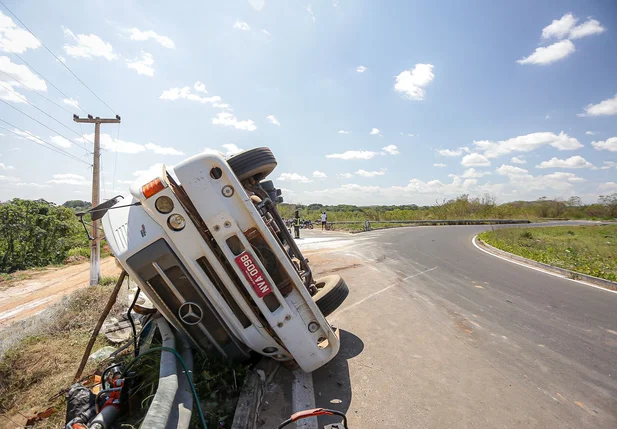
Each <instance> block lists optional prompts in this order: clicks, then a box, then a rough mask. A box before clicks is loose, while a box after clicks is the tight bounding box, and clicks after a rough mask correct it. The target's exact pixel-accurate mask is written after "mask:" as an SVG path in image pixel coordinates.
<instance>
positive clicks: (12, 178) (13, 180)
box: [0, 174, 20, 183]
mask: <svg viewBox="0 0 617 429" xmlns="http://www.w3.org/2000/svg"><path fill="white" fill-rule="evenodd" d="M19 181H20V179H19V177H15V176H3V175H1V174H0V183H1V182H7V183H17V182H19Z"/></svg>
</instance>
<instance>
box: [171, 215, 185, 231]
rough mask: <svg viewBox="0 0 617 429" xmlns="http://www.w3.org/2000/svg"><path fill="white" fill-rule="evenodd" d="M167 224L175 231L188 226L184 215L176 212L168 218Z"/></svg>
mask: <svg viewBox="0 0 617 429" xmlns="http://www.w3.org/2000/svg"><path fill="white" fill-rule="evenodd" d="M167 224H168V225H169V227H170V228H171V229H173V230H174V231H181V230H183V229H184V227H185V226H186V221H185V220H184V216H182V215H180V214H177V213H175V214H172V215H171V216H169V217H168V218H167Z"/></svg>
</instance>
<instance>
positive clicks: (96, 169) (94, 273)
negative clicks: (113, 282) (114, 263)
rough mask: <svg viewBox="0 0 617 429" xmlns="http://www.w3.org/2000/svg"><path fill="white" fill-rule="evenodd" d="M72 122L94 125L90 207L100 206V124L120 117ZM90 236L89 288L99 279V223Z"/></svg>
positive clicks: (117, 120)
mask: <svg viewBox="0 0 617 429" xmlns="http://www.w3.org/2000/svg"><path fill="white" fill-rule="evenodd" d="M73 120H74V121H75V122H79V123H82V124H83V123H86V124H94V161H93V163H92V207H96V206H98V205H99V204H100V183H101V180H100V174H101V162H100V161H101V142H100V138H101V124H119V123H120V116H118V115H116V117H115V118H107V119H106V118H99V117H98V116H97V117H96V118H94V117H92V115H88V117H87V118H80V117H79V116H77V115H73ZM91 231H92V232H91V235H92V237H93V238H94V239H93V240H92V241H91V242H90V286H94V285H97V284H98V283H99V278H100V277H101V240H100V238H99V221H98V220H95V221H93V222H92V227H91Z"/></svg>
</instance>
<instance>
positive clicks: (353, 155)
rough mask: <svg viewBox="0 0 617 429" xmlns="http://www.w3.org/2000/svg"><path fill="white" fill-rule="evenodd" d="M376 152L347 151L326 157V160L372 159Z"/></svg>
mask: <svg viewBox="0 0 617 429" xmlns="http://www.w3.org/2000/svg"><path fill="white" fill-rule="evenodd" d="M377 155H378V153H377V152H373V151H370V150H348V151H346V152H343V153H332V154H330V155H326V158H332V159H373V158H375V156H377Z"/></svg>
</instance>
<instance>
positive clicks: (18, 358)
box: [0, 279, 247, 429]
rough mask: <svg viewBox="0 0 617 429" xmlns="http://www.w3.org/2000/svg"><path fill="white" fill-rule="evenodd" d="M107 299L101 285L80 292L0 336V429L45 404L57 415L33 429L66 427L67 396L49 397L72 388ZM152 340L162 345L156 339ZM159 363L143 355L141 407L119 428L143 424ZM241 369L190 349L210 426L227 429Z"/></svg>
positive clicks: (90, 369) (101, 340) (117, 310)
mask: <svg viewBox="0 0 617 429" xmlns="http://www.w3.org/2000/svg"><path fill="white" fill-rule="evenodd" d="M115 281H116V279H113V283H115ZM109 293H110V288H109V286H100V285H99V286H94V287H88V288H84V289H81V290H78V291H76V292H74V293H73V294H71V295H69V296H68V297H65V298H64V299H63V300H62V301H61V302H59V303H57V304H55V305H54V306H52V307H50V308H48V309H47V310H45V311H43V312H42V313H40V314H38V315H36V316H33V317H30V318H28V319H26V320H23V321H20V322H17V323H15V324H13V325H11V326H9V327H7V328H5V329H4V330H2V331H0V428H7V429H9V428H10V429H13V428H15V427H17V426H19V425H23V423H24V421H25V418H24V416H25V417H31V416H33V415H35V414H37V413H38V412H41V411H43V410H45V409H47V408H48V407H50V406H53V407H55V409H56V412H55V413H54V414H53V415H52V416H51V417H50V418H48V419H46V420H44V421H42V422H40V423H38V424H37V425H36V428H37V429H41V428H44V429H51V428H58V429H60V428H63V427H64V426H63V425H64V414H65V409H66V400H65V398H64V395H60V397H59V398H57V399H54V400H53V401H49V398H50V397H52V396H53V395H54V394H56V393H57V392H59V391H60V390H62V389H64V388H67V387H69V386H70V385H71V382H72V377H73V375H74V373H75V370H76V369H77V365H78V363H79V360H80V359H81V355H82V353H83V351H84V349H85V346H86V344H87V342H88V340H89V338H90V335H91V330H92V328H93V327H94V325H95V324H96V321H97V319H98V317H99V315H100V313H101V311H102V310H103V307H104V306H105V304H106V302H107V299H108V298H109ZM126 294H127V291H126V288H124V287H123V288H122V289H121V292H120V296H119V297H118V300H117V302H116V304H115V305H114V307H113V308H112V311H111V312H110V317H111V316H113V317H117V318H120V317H121V315H122V314H124V313H125V312H126V306H127V299H126ZM155 341H158V342H160V340H158V339H156V338H155ZM107 345H111V344H110V343H109V342H108V341H107V339H106V338H105V337H104V335H99V337H98V339H97V341H96V343H95V345H94V348H93V351H96V350H98V349H99V348H101V347H104V346H107ZM131 352H132V348H129V349H127V351H126V352H123V353H125V354H124V357H123V358H122V360H123V361H125V363H128V361H129V360H130V359H131V358H132V353H131ZM159 361H160V355H159V354H156V353H155V354H153V355H150V356H146V357H144V358H143V360H142V361H140V362H139V363H138V364H137V366H136V367H135V370H136V373H137V375H138V379H137V383H138V386H139V389H140V390H139V394H138V400H137V401H136V403H137V404H141V406H140V407H139V408H138V409H137V410H136V411H135V412H134V413H133V415H131V416H128V417H127V418H125V419H123V420H124V423H126V424H129V425H133V426H134V427H138V426H139V423H140V422H141V420H142V419H143V416H144V414H145V412H146V411H147V409H148V407H149V405H150V401H151V400H152V395H153V394H154V392H155V391H156V387H157V385H158V374H159ZM108 364H109V362H103V363H101V364H99V365H98V366H97V365H96V364H94V363H89V364H88V366H87V367H86V369H85V371H84V375H88V374H92V373H94V372H96V373H98V374H101V372H102V369H103V368H104V366H105V365H108ZM246 371H247V367H246V366H245V365H230V364H229V363H227V362H224V361H220V360H217V359H213V358H211V357H209V356H207V355H205V354H203V353H202V352H200V351H197V350H194V369H193V374H194V383H195V387H196V389H197V393H198V396H199V398H200V400H201V404H202V409H203V410H204V413H205V414H206V420H207V422H208V425H209V427H214V428H219V429H220V428H228V427H230V426H231V421H232V420H233V415H234V411H235V407H236V402H237V399H238V396H239V394H240V389H241V387H242V383H243V381H244V377H245V375H246ZM196 415H197V412H196V410H194V413H193V422H192V424H191V427H194V428H198V427H199V424H198V421H197V420H196V419H195V417H196ZM9 419H10V420H9ZM128 427H130V426H128Z"/></svg>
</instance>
